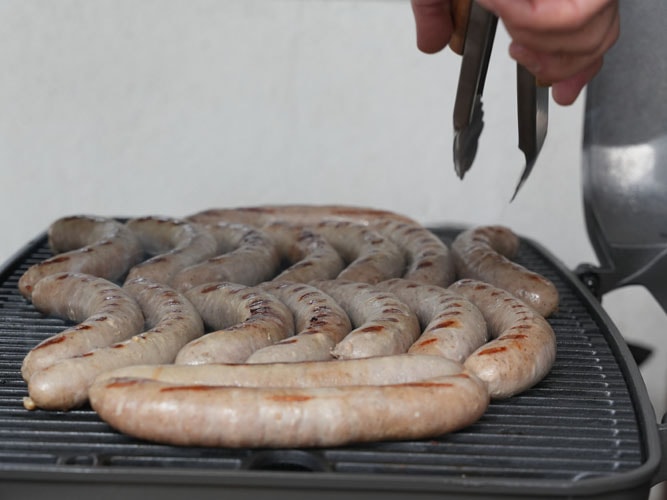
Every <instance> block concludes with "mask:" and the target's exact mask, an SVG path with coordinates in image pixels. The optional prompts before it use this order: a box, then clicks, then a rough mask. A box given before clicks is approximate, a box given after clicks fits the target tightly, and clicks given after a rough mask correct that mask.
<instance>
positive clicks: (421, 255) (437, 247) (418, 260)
mask: <svg viewBox="0 0 667 500" xmlns="http://www.w3.org/2000/svg"><path fill="white" fill-rule="evenodd" d="M370 227H371V228H372V229H374V230H376V231H378V232H379V233H381V234H382V235H384V236H386V237H388V238H389V239H390V240H392V241H393V242H394V243H396V245H398V246H399V248H401V249H403V251H404V252H405V254H406V260H407V269H406V270H405V273H404V274H403V277H404V278H405V279H408V280H412V281H417V282H419V283H425V284H430V285H437V286H441V287H447V286H449V285H451V284H452V283H453V282H454V280H455V279H456V270H455V268H454V259H453V258H452V257H451V253H450V251H449V247H447V245H446V244H445V243H444V242H443V241H442V240H441V239H440V238H438V237H437V236H436V235H435V234H433V233H432V232H431V231H429V230H428V229H427V228H425V227H423V226H422V225H420V224H413V223H408V222H403V221H398V220H393V219H386V220H380V221H377V222H373V223H372V224H371V225H370Z"/></svg>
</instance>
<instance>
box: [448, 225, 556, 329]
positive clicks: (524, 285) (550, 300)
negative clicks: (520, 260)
mask: <svg viewBox="0 0 667 500" xmlns="http://www.w3.org/2000/svg"><path fill="white" fill-rule="evenodd" d="M519 244H520V240H519V238H518V237H517V236H516V235H515V234H514V233H513V232H512V230H510V229H508V228H506V227H504V226H481V227H477V228H472V229H469V230H467V231H463V232H462V233H460V234H459V235H458V236H457V237H456V239H455V240H454V243H453V244H452V253H453V255H454V262H455V265H456V272H457V274H458V277H459V278H470V279H475V280H479V281H484V282H486V283H491V284H492V285H495V286H497V287H500V288H502V289H504V290H507V291H509V292H511V293H512V294H514V296H516V297H518V298H520V299H521V300H523V301H524V302H525V303H526V304H528V305H529V306H531V307H532V308H534V309H535V310H536V311H537V312H539V313H540V314H541V315H542V316H544V317H548V316H549V315H550V314H552V313H553V312H554V311H555V310H556V308H557V307H558V290H557V289H556V287H555V286H554V284H553V283H552V282H551V281H549V280H548V279H547V278H545V277H544V276H542V275H540V274H537V273H534V272H532V271H529V270H528V269H526V268H525V267H523V266H521V265H519V264H517V263H515V262H512V261H511V260H510V259H513V258H514V257H515V256H516V254H517V252H518V250H519Z"/></svg>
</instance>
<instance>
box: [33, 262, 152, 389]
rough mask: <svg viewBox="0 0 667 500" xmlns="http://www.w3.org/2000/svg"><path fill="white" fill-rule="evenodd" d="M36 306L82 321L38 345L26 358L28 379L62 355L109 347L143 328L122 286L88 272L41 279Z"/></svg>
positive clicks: (137, 310)
mask: <svg viewBox="0 0 667 500" xmlns="http://www.w3.org/2000/svg"><path fill="white" fill-rule="evenodd" d="M32 301H33V305H34V306H35V308H37V310H39V311H41V312H42V313H44V314H47V315H51V316H58V317H61V318H66V319H69V320H72V321H76V322H78V324H77V325H76V326H73V327H71V328H67V329H66V330H64V331H62V332H61V333H59V334H57V335H54V336H52V337H50V338H48V339H46V340H44V341H43V342H41V343H40V344H39V345H37V346H36V347H35V348H33V349H32V350H31V351H30V352H29V353H28V355H27V356H26V357H25V359H24V360H23V365H22V367H21V374H22V375H23V378H24V379H25V380H26V381H29V380H30V377H31V376H32V375H33V374H34V373H35V372H37V371H39V370H43V369H44V368H46V367H48V366H51V365H52V364H54V363H56V362H58V361H59V360H61V359H65V358H71V357H74V356H78V355H81V354H84V353H86V352H88V351H91V350H92V349H96V348H98V347H104V346H108V345H110V344H113V343H114V342H118V341H121V340H124V339H126V338H129V337H131V336H132V335H134V334H136V333H139V332H141V330H142V329H143V326H144V316H143V314H142V312H141V309H140V307H139V305H138V304H137V302H136V301H135V300H134V298H132V297H131V296H130V295H128V294H127V292H126V291H124V290H122V289H121V288H120V287H119V286H118V285H116V284H114V283H111V282H110V281H107V280H105V279H103V278H97V277H95V276H91V275H89V274H80V273H58V274H51V275H49V276H46V277H44V278H42V279H41V280H39V281H38V282H37V284H36V285H35V287H34V290H33V294H32Z"/></svg>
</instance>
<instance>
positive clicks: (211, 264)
mask: <svg viewBox="0 0 667 500" xmlns="http://www.w3.org/2000/svg"><path fill="white" fill-rule="evenodd" d="M206 228H207V229H208V230H209V231H211V232H212V234H213V236H214V237H215V238H216V241H217V242H218V251H220V252H222V254H221V255H217V256H215V257H211V258H210V259H207V260H206V261H204V262H200V263H199V264H195V265H192V266H189V267H186V268H185V269H183V270H181V271H180V272H179V273H178V274H177V275H176V276H175V278H174V280H173V282H172V285H173V286H174V288H176V289H177V290H179V291H181V292H185V291H187V290H190V289H191V288H193V287H196V286H199V285H203V284H205V283H217V282H223V281H228V282H233V283H239V284H243V285H256V284H258V283H261V282H263V281H266V280H269V279H271V278H272V277H273V276H275V274H276V273H277V271H278V269H279V267H280V254H279V253H278V250H277V248H276V245H275V243H274V242H273V240H272V239H271V238H270V237H269V236H268V235H266V234H265V233H263V232H262V231H260V230H258V229H255V228H252V227H250V226H247V225H243V224H232V223H225V222H220V223H217V224H211V225H207V226H206Z"/></svg>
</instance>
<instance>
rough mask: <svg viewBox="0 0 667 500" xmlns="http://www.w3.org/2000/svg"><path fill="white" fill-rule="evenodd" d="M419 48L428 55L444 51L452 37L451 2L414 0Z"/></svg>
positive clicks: (443, 0)
mask: <svg viewBox="0 0 667 500" xmlns="http://www.w3.org/2000/svg"><path fill="white" fill-rule="evenodd" d="M412 12H413V13H414V17H415V24H416V28H417V48H418V49H419V50H421V51H422V52H425V53H427V54H432V53H435V52H438V51H440V50H442V49H444V48H445V47H446V46H447V44H448V43H449V39H450V38H451V36H452V29H453V28H452V14H451V6H450V0H412Z"/></svg>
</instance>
